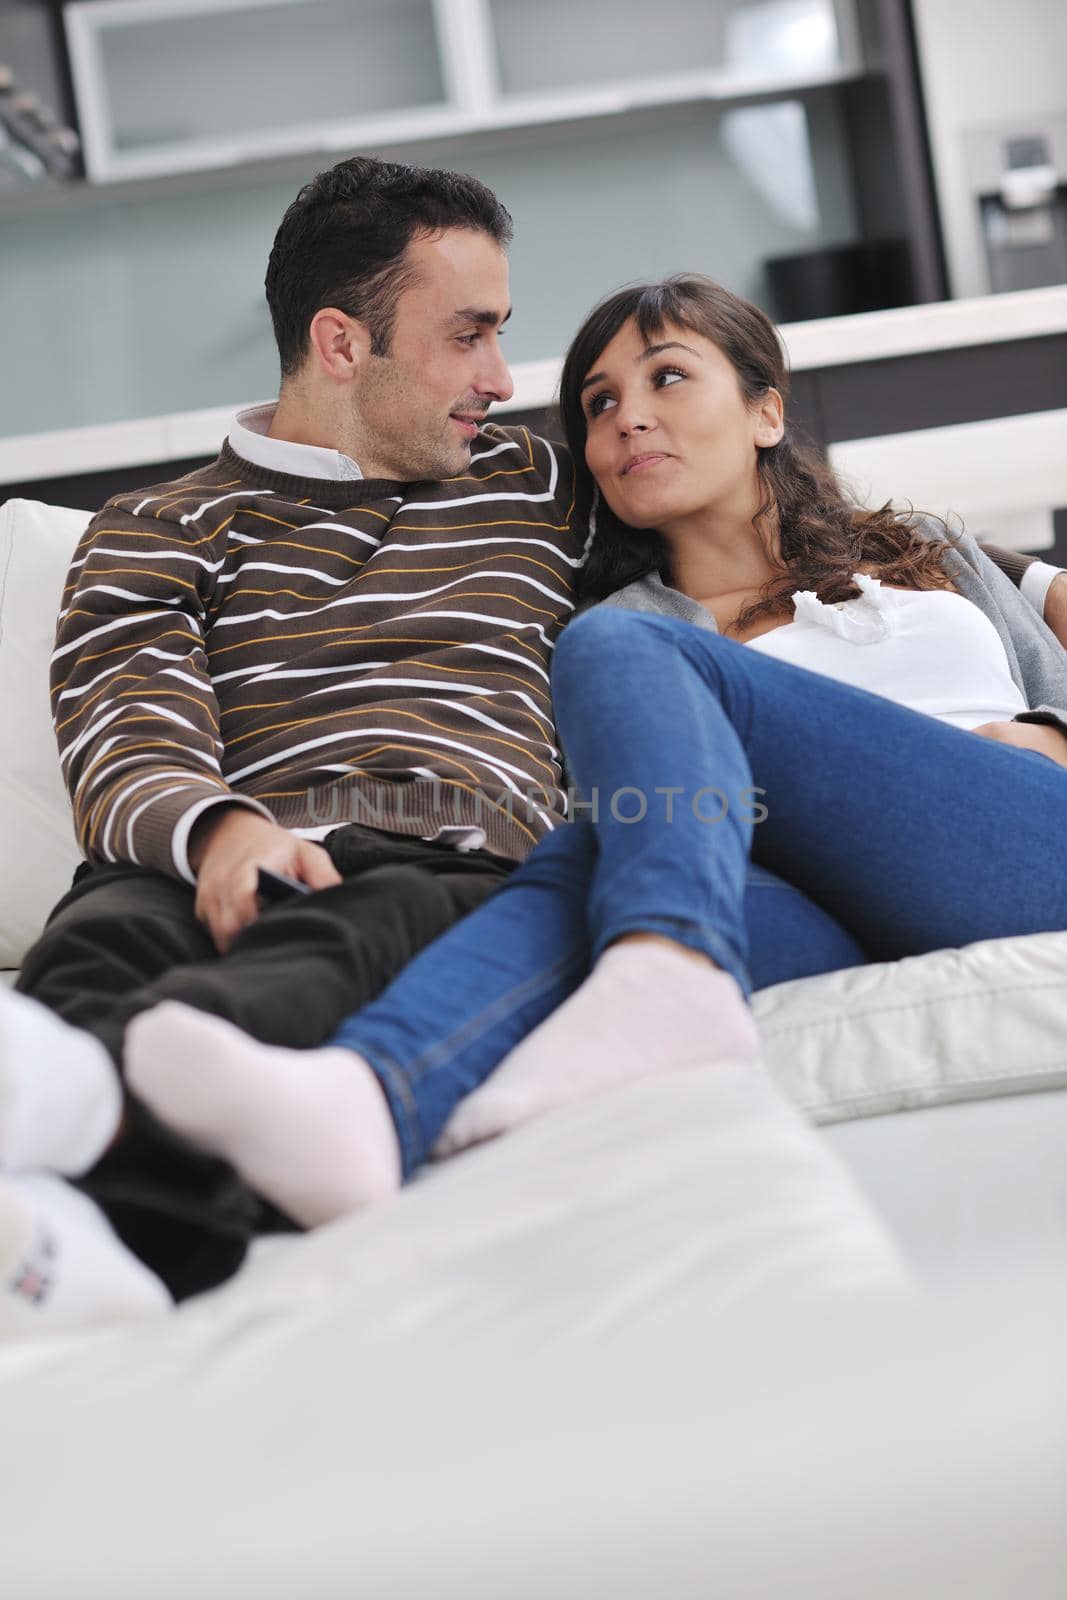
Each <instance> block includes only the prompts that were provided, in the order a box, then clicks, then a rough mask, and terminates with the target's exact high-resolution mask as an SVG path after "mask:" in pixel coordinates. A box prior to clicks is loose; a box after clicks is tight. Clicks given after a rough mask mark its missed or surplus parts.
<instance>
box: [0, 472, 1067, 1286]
mask: <svg viewBox="0 0 1067 1600" xmlns="http://www.w3.org/2000/svg"><path fill="white" fill-rule="evenodd" d="M87 520H88V519H87V516H86V514H85V513H84V512H81V511H72V510H67V509H63V508H59V507H54V506H45V505H42V504H40V503H38V502H33V501H19V500H13V501H8V502H7V503H6V504H5V505H4V506H3V507H0V586H2V587H0V606H2V610H0V742H2V748H3V750H4V752H5V760H6V770H5V773H4V780H3V784H2V786H0V881H2V883H3V886H4V899H3V912H2V917H0V969H6V970H4V979H5V980H6V981H8V982H11V981H13V977H14V969H17V967H18V965H19V963H20V961H21V959H22V955H23V953H24V951H25V950H26V949H27V947H28V945H29V944H30V943H31V941H32V940H33V939H34V938H35V937H36V934H37V932H38V931H39V929H40V927H41V926H42V924H43V922H44V919H45V917H46V915H47V913H48V910H49V908H50V907H51V905H52V904H53V903H54V902H55V900H56V899H58V897H59V896H60V894H62V892H63V890H64V889H65V888H66V886H67V884H68V883H69V881H70V876H71V874H72V872H73V870H74V867H75V865H76V864H77V861H78V859H79V858H78V851H77V847H76V845H75V843H74V839H73V836H72V831H71V826H70V813H69V808H68V805H67V800H66V795H65V792H64V789H63V785H62V781H61V778H60V773H59V767H58V761H57V759H56V755H55V749H54V744H53V737H52V730H51V722H50V712H49V706H48V691H47V679H48V657H49V653H50V650H51V645H52V630H53V620H54V617H55V614H56V611H57V609H58V605H59V599H60V594H61V591H62V588H63V584H64V581H65V577H66V573H67V568H68V564H69V561H70V558H71V553H72V551H73V548H74V545H75V543H76V541H77V539H78V537H79V535H80V533H81V532H82V530H83V529H84V527H85V525H86V522H87ZM1054 861H1055V857H1054V856H1053V857H1051V858H1050V868H1051V869H1052V870H1054V865H1053V864H1054ZM756 1009H757V1013H758V1016H759V1018H760V1022H761V1026H762V1031H763V1035H764V1039H765V1043H766V1053H767V1062H768V1066H769V1068H770V1070H771V1072H772V1074H773V1076H774V1077H775V1078H776V1080H777V1082H778V1084H779V1085H780V1086H781V1087H782V1088H783V1089H784V1090H785V1091H786V1093H787V1094H788V1096H789V1097H790V1099H792V1100H793V1101H794V1102H795V1103H796V1104H797V1105H798V1106H799V1107H801V1108H802V1110H803V1111H804V1112H805V1113H806V1114H807V1115H808V1116H809V1117H810V1118H811V1119H812V1120H813V1121H814V1122H815V1123H817V1124H818V1125H820V1126H822V1127H824V1128H825V1129H826V1138H827V1139H828V1140H829V1141H830V1142H831V1143H832V1144H833V1145H834V1147H835V1148H836V1149H837V1150H838V1151H839V1152H840V1153H841V1155H842V1156H843V1157H844V1158H845V1160H846V1161H847V1162H848V1163H849V1164H850V1165H851V1166H852V1167H853V1169H854V1170H855V1172H856V1173H857V1175H858V1176H859V1178H860V1181H861V1183H862V1184H863V1186H864V1187H865V1188H866V1189H867V1191H868V1192H869V1193H870V1195H871V1196H872V1197H873V1198H874V1199H875V1201H876V1203H877V1205H878V1207H879V1209H880V1210H881V1212H882V1213H883V1215H884V1216H885V1217H886V1218H887V1219H888V1220H889V1221H890V1223H891V1224H892V1226H893V1227H894V1229H896V1230H897V1232H898V1234H899V1236H900V1238H901V1239H902V1240H903V1241H904V1243H905V1247H906V1250H907V1252H908V1254H909V1255H910V1256H911V1258H912V1259H913V1260H914V1261H916V1262H917V1263H918V1264H919V1265H920V1266H921V1267H922V1268H923V1270H924V1271H929V1272H930V1273H932V1274H933V1275H935V1276H941V1275H944V1274H945V1273H950V1274H954V1273H961V1272H968V1271H970V1270H971V1269H972V1268H973V1269H976V1270H979V1271H987V1270H988V1271H994V1270H995V1269H996V1266H997V1263H998V1260H1005V1261H1007V1262H1009V1263H1011V1262H1015V1263H1018V1262H1022V1261H1027V1262H1040V1261H1041V1260H1042V1259H1047V1260H1048V1261H1049V1262H1051V1261H1052V1260H1067V1199H1065V1195H1067V1179H1065V1178H1064V1177H1063V1173H1064V1171H1065V1170H1067V1163H1065V1162H1064V1160H1063V1152H1064V1151H1065V1150H1067V934H1044V935H1038V936H1035V937H1032V938H1026V939H1009V940H997V941H991V942H988V943H984V944H979V945H972V946H970V947H969V948H967V949H965V950H959V951H950V952H943V953H938V954H935V955H930V956H924V957H918V958H914V959H911V960H908V961H902V962H897V963H893V964H887V965H884V966H871V967H866V968H858V969H855V970H853V971H850V972H845V973H841V974H836V975H832V976H830V977H826V978H818V979H807V980H803V981H801V982H798V983H789V984H782V985H780V986H778V987H777V988H775V989H771V990H767V991H765V992H764V993H763V994H761V995H759V996H758V998H757V1002H756Z"/></svg>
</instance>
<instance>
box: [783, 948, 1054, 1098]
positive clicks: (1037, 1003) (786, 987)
mask: <svg viewBox="0 0 1067 1600" xmlns="http://www.w3.org/2000/svg"><path fill="white" fill-rule="evenodd" d="M1065 973H1067V933H1032V934H1029V935H1027V936H1025V937H1017V938H1014V939H983V940H981V941H980V942H979V943H977V944H969V945H965V946H964V948H963V949H962V950H934V951H932V952H931V953H930V954H929V955H924V956H908V957H906V958H905V959H904V960H903V961H885V962H879V963H872V965H871V966H869V967H850V968H848V970H846V971H844V972H828V973H825V974H824V975H823V976H822V977H819V978H799V979H796V980H794V982H792V983H780V984H777V985H775V987H774V988H773V989H764V990H763V991H762V992H761V993H760V994H757V995H756V997H755V1000H754V1003H753V1010H754V1012H755V1015H756V1020H757V1022H758V1023H759V1030H760V1036H761V1038H762V1040H763V1048H764V1059H765V1061H766V1063H767V1067H768V1069H769V1070H770V1072H771V1074H772V1076H773V1077H774V1078H775V1079H776V1081H777V1082H778V1085H779V1087H780V1088H781V1089H783V1090H784V1091H785V1093H786V1094H788V1096H789V1098H790V1099H791V1100H792V1101H794V1103H795V1104H796V1105H798V1106H800V1107H801V1109H802V1110H804V1111H806V1112H807V1114H808V1115H809V1116H810V1117H811V1118H812V1120H813V1121H814V1122H818V1123H828V1122H847V1121H850V1120H852V1119H853V1118H856V1117H870V1116H877V1115H880V1114H881V1113H883V1112H887V1111H911V1110H917V1109H920V1108H922V1107H926V1106H937V1105H948V1104H951V1103H952V1102H954V1101H959V1100H983V1099H987V1098H990V1097H995V1096H997V1095H1004V1094H1019V1093H1023V1092H1027V1091H1030V1092H1032V1091H1035V1090H1048V1089H1063V1088H1067V982H1065V981H1064V974H1065Z"/></svg>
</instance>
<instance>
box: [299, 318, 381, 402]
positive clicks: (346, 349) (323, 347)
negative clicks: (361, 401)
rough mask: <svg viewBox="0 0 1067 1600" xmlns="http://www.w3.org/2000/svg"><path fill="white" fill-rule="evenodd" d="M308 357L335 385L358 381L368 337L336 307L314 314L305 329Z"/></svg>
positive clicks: (360, 325) (364, 362)
mask: <svg viewBox="0 0 1067 1600" xmlns="http://www.w3.org/2000/svg"><path fill="white" fill-rule="evenodd" d="M308 342H309V344H310V347H311V348H310V355H311V358H312V359H313V360H314V362H315V364H316V365H317V366H318V368H319V370H320V372H323V373H325V374H326V376H327V377H330V378H333V379H335V380H336V381H337V382H338V383H349V382H351V381H352V379H353V378H357V377H358V376H359V374H360V371H361V369H362V368H363V367H365V366H366V364H367V358H368V357H369V355H370V334H369V333H368V332H367V330H366V328H365V327H364V326H363V324H362V322H357V321H356V319H355V318H354V317H349V316H346V314H345V313H344V312H343V311H339V310H338V309H337V307H336V306H323V308H322V310H321V311H316V313H315V315H314V316H313V317H312V319H311V325H310V327H309V328H308Z"/></svg>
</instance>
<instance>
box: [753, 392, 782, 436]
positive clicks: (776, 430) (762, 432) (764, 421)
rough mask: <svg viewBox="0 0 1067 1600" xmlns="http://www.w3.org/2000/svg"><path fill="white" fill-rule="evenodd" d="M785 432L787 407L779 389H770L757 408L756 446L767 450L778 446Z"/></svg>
mask: <svg viewBox="0 0 1067 1600" xmlns="http://www.w3.org/2000/svg"><path fill="white" fill-rule="evenodd" d="M784 432H785V407H784V405H783V404H782V397H781V395H780V394H779V393H778V390H777V389H768V390H767V392H766V394H765V395H764V396H763V398H762V400H761V401H760V403H759V405H758V406H757V407H756V445H757V447H758V448H759V449H761V450H767V449H769V448H770V446H771V445H775V444H778V443H779V442H780V440H781V437H782V435H783V433H784Z"/></svg>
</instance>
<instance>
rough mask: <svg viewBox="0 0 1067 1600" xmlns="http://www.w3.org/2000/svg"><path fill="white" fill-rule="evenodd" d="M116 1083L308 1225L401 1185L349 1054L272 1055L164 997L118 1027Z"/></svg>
mask: <svg viewBox="0 0 1067 1600" xmlns="http://www.w3.org/2000/svg"><path fill="white" fill-rule="evenodd" d="M124 1053H125V1063H126V1079H127V1082H128V1083H129V1085H130V1088H131V1089H132V1090H133V1091H134V1093H135V1094H137V1095H139V1096H140V1098H141V1099H142V1100H143V1101H144V1102H145V1104H146V1105H147V1106H148V1107H149V1109H150V1110H151V1111H153V1112H155V1114H156V1116H157V1117H158V1118H159V1119H160V1121H161V1122H163V1123H165V1124H166V1125H167V1127H169V1128H173V1129H174V1130H175V1131H176V1132H177V1133H182V1134H184V1135H185V1136H186V1138H188V1139H191V1140H193V1142H194V1143H195V1144H199V1145H201V1146H202V1147H203V1148H204V1149H205V1150H210V1151H212V1152H213V1153H214V1154H215V1155H220V1156H225V1158H226V1159H227V1160H228V1161H230V1162H232V1164H233V1165H234V1166H235V1167H236V1169H237V1171H238V1172H239V1173H240V1174H241V1177H242V1178H243V1179H244V1180H245V1182H246V1183H247V1184H248V1186H249V1188H251V1189H254V1190H255V1191H256V1193H257V1194H261V1195H263V1196H264V1197H265V1198H266V1199H268V1200H272V1201H273V1202H274V1204H275V1205H276V1206H278V1207H279V1209H280V1210H282V1211H284V1212H285V1213H286V1215H287V1216H290V1217H292V1218H293V1220H294V1222H299V1223H301V1224H302V1225H303V1226H304V1227H305V1228H313V1227H317V1226H318V1225H319V1224H320V1223H324V1222H330V1221H332V1220H333V1218H334V1217H339V1216H343V1215H344V1214H345V1213H346V1212H349V1211H355V1210H356V1209H357V1208H358V1207H360V1206H364V1205H367V1204H369V1203H370V1202H371V1201H372V1200H379V1199H383V1198H384V1197H385V1196H386V1195H388V1194H392V1193H393V1191H394V1190H395V1189H397V1188H399V1186H400V1147H399V1144H398V1142H397V1137H396V1129H395V1128H394V1126H393V1119H392V1116H391V1114H390V1111H389V1106H388V1103H387V1101H386V1099H385V1095H384V1094H383V1093H382V1089H381V1087H380V1085H379V1083H378V1080H377V1078H376V1077H375V1075H374V1073H373V1072H372V1071H371V1069H370V1067H369V1066H368V1065H367V1063H366V1062H365V1061H364V1060H363V1058H362V1057H361V1056H358V1055H356V1054H355V1052H354V1051H352V1050H340V1049H332V1050H281V1049H278V1048H276V1047H274V1046H271V1045H265V1044H260V1043H258V1041H257V1040H255V1039H252V1038H250V1037H249V1035H248V1034H247V1033H242V1032H241V1030H240V1028H235V1027H234V1026H233V1024H232V1023H230V1022H223V1021H222V1020H221V1019H220V1018H219V1017H212V1016H206V1015H205V1014H204V1013H203V1012H201V1011H194V1010H193V1009H192V1008H191V1007H189V1006H183V1005H179V1004H178V1003H177V1002H176V1001H173V1000H170V1001H167V1002H166V1003H165V1004H163V1005H159V1006H155V1007H154V1008H153V1009H152V1010H151V1011H146V1012H144V1013H143V1014H142V1015H141V1016H139V1017H134V1019H133V1021H132V1022H131V1023H130V1025H129V1027H128V1028H127V1029H126V1048H125V1052H124Z"/></svg>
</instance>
